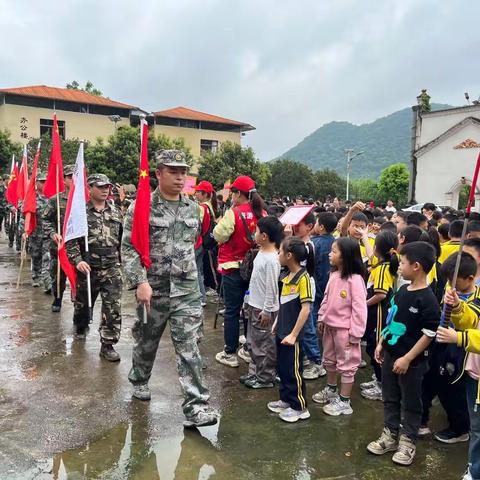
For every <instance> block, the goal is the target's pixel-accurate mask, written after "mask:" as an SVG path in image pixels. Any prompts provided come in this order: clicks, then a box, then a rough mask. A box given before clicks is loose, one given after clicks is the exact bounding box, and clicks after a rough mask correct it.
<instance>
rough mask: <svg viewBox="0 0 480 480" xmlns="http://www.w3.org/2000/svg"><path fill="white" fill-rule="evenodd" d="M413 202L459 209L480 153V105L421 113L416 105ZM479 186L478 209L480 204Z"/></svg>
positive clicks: (413, 145)
mask: <svg viewBox="0 0 480 480" xmlns="http://www.w3.org/2000/svg"><path fill="white" fill-rule="evenodd" d="M413 115H414V117H413V126H412V158H411V169H410V192H409V200H410V202H411V203H425V202H433V203H435V204H436V205H442V206H451V207H453V208H458V200H459V194H460V191H461V190H462V188H464V186H465V185H471V183H472V177H473V173H474V170H475V164H476V161H477V157H478V154H479V153H480V105H478V104H477V105H471V106H466V107H459V108H451V109H447V110H437V111H434V112H421V111H420V109H419V107H413ZM479 192H480V190H479V189H478V187H477V194H476V196H475V207H476V208H475V210H477V211H478V210H479V206H480V193H479Z"/></svg>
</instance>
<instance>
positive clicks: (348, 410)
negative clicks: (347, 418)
mask: <svg viewBox="0 0 480 480" xmlns="http://www.w3.org/2000/svg"><path fill="white" fill-rule="evenodd" d="M323 412H324V413H326V414H327V415H331V416H332V417H338V416H339V415H351V414H352V413H353V409H352V407H351V405H350V400H348V402H344V401H343V400H341V399H340V397H335V398H334V399H333V400H332V401H331V402H330V403H327V405H325V406H324V407H323Z"/></svg>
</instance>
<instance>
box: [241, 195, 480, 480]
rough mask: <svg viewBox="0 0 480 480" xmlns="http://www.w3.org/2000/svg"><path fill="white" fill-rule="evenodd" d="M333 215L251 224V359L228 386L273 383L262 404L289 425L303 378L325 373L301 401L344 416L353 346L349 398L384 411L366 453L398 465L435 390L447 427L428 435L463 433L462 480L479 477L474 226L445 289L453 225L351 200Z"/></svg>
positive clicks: (456, 437)
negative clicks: (465, 464)
mask: <svg viewBox="0 0 480 480" xmlns="http://www.w3.org/2000/svg"><path fill="white" fill-rule="evenodd" d="M426 207H429V205H426ZM339 217H340V216H339V215H338V214H337V213H336V212H326V211H321V209H317V211H316V212H312V213H310V214H308V215H307V216H306V217H305V218H304V219H303V220H302V221H301V222H300V223H299V224H298V225H296V226H294V227H286V228H285V229H284V228H283V225H282V224H281V223H280V221H279V220H278V219H277V218H276V217H275V216H266V217H264V218H261V219H259V220H258V223H257V227H256V236H255V240H256V243H257V246H258V248H259V252H258V254H257V256H256V258H255V260H254V263H253V271H252V275H251V279H250V284H249V289H248V295H247V296H246V299H245V301H246V313H247V317H248V330H247V346H246V348H247V349H248V351H249V353H250V356H251V363H250V367H249V371H248V374H246V375H244V376H242V377H241V378H240V381H241V382H242V383H244V384H245V385H246V386H247V387H250V388H269V387H270V388H271V387H273V386H274V385H275V383H277V382H278V383H279V393H280V395H279V397H280V398H279V400H277V401H272V402H269V403H268V405H267V407H268V409H269V410H270V411H272V412H275V413H277V414H278V415H279V418H280V419H282V420H284V421H286V422H296V421H299V420H305V419H308V418H309V417H310V413H309V410H308V408H307V395H306V386H305V379H309V378H318V376H323V375H325V374H326V376H327V384H326V386H325V387H324V388H323V389H322V390H321V391H319V392H317V393H315V394H314V395H313V397H312V399H313V401H314V402H316V403H320V404H322V405H323V411H324V412H325V414H327V415H332V416H338V415H351V414H352V413H353V409H352V405H351V402H350V396H351V392H352V388H353V385H354V379H355V374H356V372H357V369H358V368H359V367H360V366H361V365H362V362H363V361H362V349H361V345H362V342H363V343H364V345H365V347H366V348H365V351H366V354H367V355H368V356H369V357H370V361H371V365H372V368H373V378H372V381H370V382H366V383H363V384H360V389H361V394H362V396H364V397H365V398H367V399H371V400H382V401H383V405H384V428H383V431H382V432H381V435H380V437H379V438H378V439H377V440H374V441H372V442H371V443H369V444H368V446H367V450H368V451H369V452H371V453H373V454H376V455H382V454H385V453H387V452H390V451H392V452H394V454H393V457H392V460H393V461H394V462H395V463H397V464H401V465H410V464H411V463H412V461H413V459H414V457H415V453H416V447H415V443H416V440H417V438H418V436H419V435H422V434H427V433H430V430H429V428H428V418H429V409H430V407H431V403H432V400H433V398H434V397H435V396H437V395H438V397H439V399H440V402H441V404H442V406H443V408H444V409H445V411H446V414H447V419H448V421H449V427H448V428H447V429H445V430H443V431H441V432H438V433H437V434H436V436H435V438H437V440H439V441H443V442H444V443H455V442H457V441H466V440H468V439H469V432H470V452H469V470H468V471H467V473H466V474H465V477H464V478H465V479H470V478H474V479H478V478H480V420H479V418H480V417H479V415H480V412H479V413H477V405H478V403H480V390H479V388H478V379H479V377H480V332H479V330H477V329H476V327H477V325H478V319H479V317H480V290H479V287H478V286H477V283H478V276H477V269H478V264H479V263H480V238H477V237H479V236H480V228H477V227H479V226H480V224H479V222H478V220H476V219H474V220H472V221H471V222H470V223H469V226H468V237H469V239H468V240H467V241H466V242H465V248H464V252H463V253H462V255H461V259H460V271H459V275H458V280H457V282H456V285H451V282H452V278H453V272H454V270H455V264H456V257H457V255H458V253H456V252H458V250H459V248H460V237H461V232H462V227H463V220H461V219H458V218H454V217H453V215H451V214H447V215H440V214H439V212H437V211H436V209H435V208H433V209H432V210H429V209H428V208H425V209H424V213H416V212H414V213H409V212H397V213H395V214H393V216H392V215H389V217H391V218H390V219H388V218H384V217H383V216H381V215H380V214H379V213H378V212H376V214H374V215H372V212H370V211H368V210H366V209H365V206H364V205H363V204H361V203H357V204H355V205H354V206H353V207H352V208H351V209H350V210H349V211H348V212H346V213H344V214H343V216H342V217H341V218H339ZM339 220H340V221H339ZM442 225H448V228H445V227H444V228H441V227H442ZM440 231H442V235H440V234H439V233H440ZM449 282H450V283H449ZM441 303H443V313H442V310H441V307H440V304H441ZM453 326H455V327H456V328H458V331H456V330H455V329H454V328H452V327H453ZM272 333H273V334H274V335H272ZM435 337H436V340H435ZM477 354H479V355H477ZM467 412H468V413H467Z"/></svg>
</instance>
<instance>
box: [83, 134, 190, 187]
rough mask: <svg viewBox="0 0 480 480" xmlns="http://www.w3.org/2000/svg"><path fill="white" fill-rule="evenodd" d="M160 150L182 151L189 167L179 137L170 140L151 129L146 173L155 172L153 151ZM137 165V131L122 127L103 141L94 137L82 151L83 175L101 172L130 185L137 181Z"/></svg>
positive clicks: (187, 153)
mask: <svg viewBox="0 0 480 480" xmlns="http://www.w3.org/2000/svg"><path fill="white" fill-rule="evenodd" d="M161 149H178V150H183V151H184V152H185V154H186V156H187V162H188V163H189V164H190V165H192V164H193V157H192V155H191V153H190V149H189V148H188V147H187V146H186V145H185V141H184V140H183V139H182V138H179V139H171V138H169V137H167V136H166V135H163V134H160V135H155V134H154V132H153V130H152V129H151V130H150V132H149V135H148V158H149V163H150V174H151V175H152V176H153V172H154V171H155V167H156V163H155V152H156V151H157V150H161ZM139 162H140V128H139V127H136V128H134V127H130V126H126V125H122V126H120V127H118V130H117V132H116V133H115V134H114V135H110V136H109V137H108V139H107V140H106V141H105V140H103V139H102V138H98V139H97V141H96V142H95V143H94V144H90V145H88V146H87V148H86V150H85V164H86V167H87V173H89V174H90V173H104V174H105V175H107V176H108V177H109V178H110V180H111V181H113V182H116V183H122V184H125V183H133V184H136V183H137V181H138V167H139Z"/></svg>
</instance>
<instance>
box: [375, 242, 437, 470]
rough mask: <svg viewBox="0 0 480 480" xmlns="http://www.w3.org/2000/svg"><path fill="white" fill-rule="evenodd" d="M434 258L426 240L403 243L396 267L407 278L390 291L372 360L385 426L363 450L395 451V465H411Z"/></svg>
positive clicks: (431, 326) (431, 321) (431, 330)
mask: <svg viewBox="0 0 480 480" xmlns="http://www.w3.org/2000/svg"><path fill="white" fill-rule="evenodd" d="M434 263H435V250H434V248H433V247H432V246H431V245H430V244H428V243H426V242H413V243H409V244H407V245H404V246H403V248H402V251H401V254H400V268H399V271H400V272H401V274H402V276H403V277H404V278H405V279H406V280H409V281H410V282H411V283H410V284H409V285H404V286H403V287H401V288H400V289H399V290H398V291H397V292H396V293H395V296H394V297H393V301H392V306H391V308H390V312H389V316H388V318H387V327H386V328H385V329H384V330H383V332H382V336H381V338H380V342H379V343H378V345H377V348H376V350H375V360H376V361H377V362H378V363H380V364H381V365H382V396H383V409H384V428H383V431H382V434H381V436H380V437H379V438H378V439H377V440H375V441H373V442H371V443H369V444H368V446H367V450H368V451H369V452H370V453H373V454H375V455H383V454H385V453H387V452H391V451H394V452H395V453H394V455H393V457H392V460H393V462H394V463H397V464H400V465H410V464H411V463H412V462H413V460H414V458H415V454H416V446H415V442H416V439H417V435H418V429H419V427H420V423H421V419H422V381H423V376H424V374H425V372H426V371H427V368H428V366H427V355H428V347H429V345H430V343H431V342H432V340H433V338H434V337H435V331H436V329H437V326H438V322H439V318H440V307H439V305H438V302H437V299H436V298H435V295H434V293H433V291H432V289H431V288H430V287H429V285H428V282H427V274H428V272H429V271H430V270H431V268H432V266H433V264H434Z"/></svg>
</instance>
